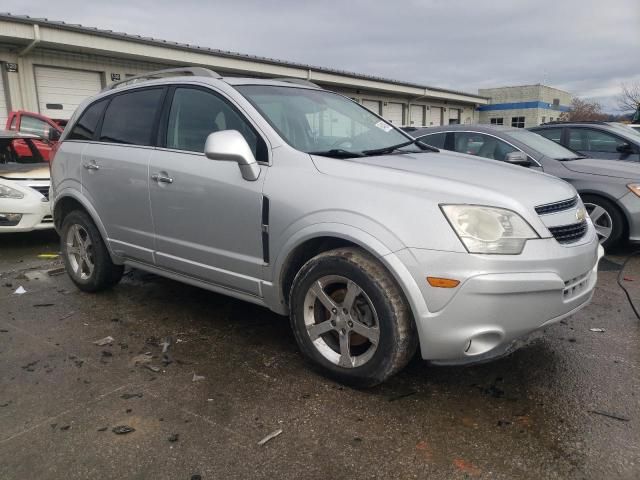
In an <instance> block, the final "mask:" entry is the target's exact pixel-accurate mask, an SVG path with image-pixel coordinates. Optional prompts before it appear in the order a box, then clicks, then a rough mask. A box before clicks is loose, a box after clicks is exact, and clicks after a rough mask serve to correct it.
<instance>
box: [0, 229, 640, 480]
mask: <svg viewBox="0 0 640 480" xmlns="http://www.w3.org/2000/svg"><path fill="white" fill-rule="evenodd" d="M57 251H58V240H57V237H56V235H55V233H53V232H38V233H31V234H24V235H23V234H19V235H18V234H12V235H3V236H0V478H1V479H23V478H34V479H65V480H71V479H89V478H100V479H112V478H113V479H125V478H126V479H129V478H132V479H194V480H197V479H214V478H216V479H223V478H224V479H235V478H238V479H247V478H259V479H261V478H265V479H274V478H277V479H298V478H311V479H313V478H318V479H320V478H323V479H324V478H338V479H342V478H355V477H356V476H358V477H360V478H384V479H392V478H393V479H395V478H398V479H407V478H429V479H457V478H491V479H503V478H504V479H513V478H544V479H556V478H563V479H564V478H571V479H573V478H577V479H582V478H585V479H637V478H640V392H639V386H640V368H639V367H640V342H639V341H640V322H639V321H638V319H637V318H636V317H635V316H634V314H633V312H632V310H631V308H630V307H629V305H628V303H627V301H626V299H625V297H624V294H623V293H622V291H621V289H620V288H619V287H618V286H617V284H616V276H617V275H618V273H619V270H620V265H621V263H622V262H623V260H624V255H625V254H627V253H629V252H630V250H629V252H622V254H620V255H615V256H610V257H607V258H606V259H605V260H604V262H603V263H602V264H601V267H602V269H601V270H602V271H601V272H600V278H599V281H598V287H597V291H596V294H595V297H594V300H593V302H592V304H591V305H590V306H589V307H587V308H586V309H584V310H582V311H580V312H579V313H578V314H576V315H575V316H574V317H572V318H569V319H567V320H565V321H563V322H561V323H558V324H556V325H554V326H552V327H550V328H548V329H547V330H546V332H545V333H544V335H542V336H541V337H540V338H537V339H536V340H534V341H533V342H531V343H530V344H529V345H527V346H526V347H524V348H522V349H520V350H518V351H517V352H515V353H514V354H512V355H511V356H509V357H507V358H504V359H501V360H499V361H495V362H493V363H488V364H484V365H479V366H474V367H446V368H444V367H434V366H430V365H428V364H426V363H425V362H422V361H421V360H419V359H415V360H414V361H413V362H412V363H411V364H410V365H409V367H408V368H407V369H406V370H405V371H403V372H402V373H401V374H399V375H398V376H396V377H394V378H393V379H392V380H391V381H389V382H387V383H386V384H384V385H381V386H379V387H376V388H374V389H370V390H352V389H349V388H346V387H342V386H340V385H338V384H336V383H334V382H332V381H329V380H327V379H325V378H323V377H321V376H319V375H318V374H317V373H315V372H314V371H313V369H311V368H310V367H309V365H307V364H306V363H305V362H304V361H303V359H302V357H301V355H300V354H299V353H298V351H297V348H296V345H295V342H294V339H293V336H292V334H291V332H290V329H289V325H288V321H287V319H285V318H283V317H279V316H277V315H275V314H273V313H271V312H269V311H267V310H265V309H262V308H260V307H257V306H253V305H250V304H247V303H243V302H240V301H237V300H233V299H230V298H227V297H223V296H220V295H216V294H213V293H210V292H206V291H203V290H200V289H197V288H194V287H190V286H187V285H182V284H180V283H176V282H173V281H170V280H165V279H162V278H159V277H156V276H153V275H148V274H145V273H142V272H139V271H130V272H128V273H127V274H126V276H125V278H124V279H123V281H122V282H121V283H120V284H119V285H118V286H117V287H116V288H115V289H113V290H112V291H109V292H105V293H101V294H96V295H91V294H84V293H81V292H79V291H78V290H77V289H76V288H75V287H74V286H73V284H72V283H71V281H70V280H69V279H68V278H67V277H66V275H56V276H49V275H48V274H47V271H49V270H52V269H55V268H57V267H60V265H61V262H60V260H58V259H50V258H39V257H38V254H42V253H56V252H57ZM623 276H624V278H625V279H626V280H624V284H625V285H626V286H627V287H628V289H629V291H630V294H631V296H632V298H634V299H635V301H636V302H637V304H638V306H639V307H640V257H637V258H634V259H632V260H631V261H630V262H629V264H628V265H627V267H626V268H625V270H624V273H623ZM19 286H22V287H23V288H24V289H26V291H27V292H26V293H25V294H23V295H16V294H14V293H13V292H14V291H15V290H16V289H17V288H18V287H19ZM592 328H599V329H604V332H593V331H591V330H590V329H592ZM108 336H110V337H112V338H113V342H112V343H110V344H106V345H103V346H100V345H96V344H94V342H96V341H97V340H100V339H103V338H105V337H108ZM163 342H165V343H170V345H169V346H168V348H167V355H168V356H167V357H163V353H162V349H163V347H162V345H161V344H162V343H163ZM163 360H164V361H163ZM118 426H128V427H131V428H132V429H134V431H131V432H129V433H125V434H116V433H114V431H113V430H114V429H115V428H116V427H118ZM278 430H282V433H281V434H279V435H278V436H276V437H274V438H272V439H271V440H269V441H267V442H266V443H265V444H264V445H258V442H259V441H260V440H261V439H263V438H265V437H266V436H267V435H269V434H271V433H274V432H277V431H278Z"/></svg>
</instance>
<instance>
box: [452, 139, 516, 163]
mask: <svg viewBox="0 0 640 480" xmlns="http://www.w3.org/2000/svg"><path fill="white" fill-rule="evenodd" d="M453 138H454V143H455V151H456V152H460V153H466V154H468V155H477V156H478V157H484V158H489V159H491V160H500V161H504V160H505V159H506V158H507V154H508V153H511V152H516V151H517V150H516V149H515V148H513V147H512V146H511V145H509V144H508V143H506V142H503V141H502V140H500V139H499V138H496V137H492V136H490V135H484V134H482V133H475V132H455V133H454V134H453Z"/></svg>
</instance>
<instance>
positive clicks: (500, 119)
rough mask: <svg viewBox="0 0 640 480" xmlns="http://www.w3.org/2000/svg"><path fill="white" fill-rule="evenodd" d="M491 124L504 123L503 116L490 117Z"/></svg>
mask: <svg viewBox="0 0 640 480" xmlns="http://www.w3.org/2000/svg"><path fill="white" fill-rule="evenodd" d="M491 125H504V118H502V117H499V118H492V119H491Z"/></svg>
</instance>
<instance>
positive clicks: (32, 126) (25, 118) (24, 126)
mask: <svg viewBox="0 0 640 480" xmlns="http://www.w3.org/2000/svg"><path fill="white" fill-rule="evenodd" d="M50 129H51V125H49V124H48V123H47V122H45V121H44V120H40V119H39V118H35V117H31V116H29V115H22V119H21V120H20V131H21V132H23V133H32V134H34V135H38V136H40V137H44V138H49V130H50Z"/></svg>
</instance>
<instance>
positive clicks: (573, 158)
mask: <svg viewBox="0 0 640 480" xmlns="http://www.w3.org/2000/svg"><path fill="white" fill-rule="evenodd" d="M583 158H588V157H585V156H584V155H577V156H575V157H565V158H556V160H558V161H559V162H569V161H571V160H582V159H583Z"/></svg>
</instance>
